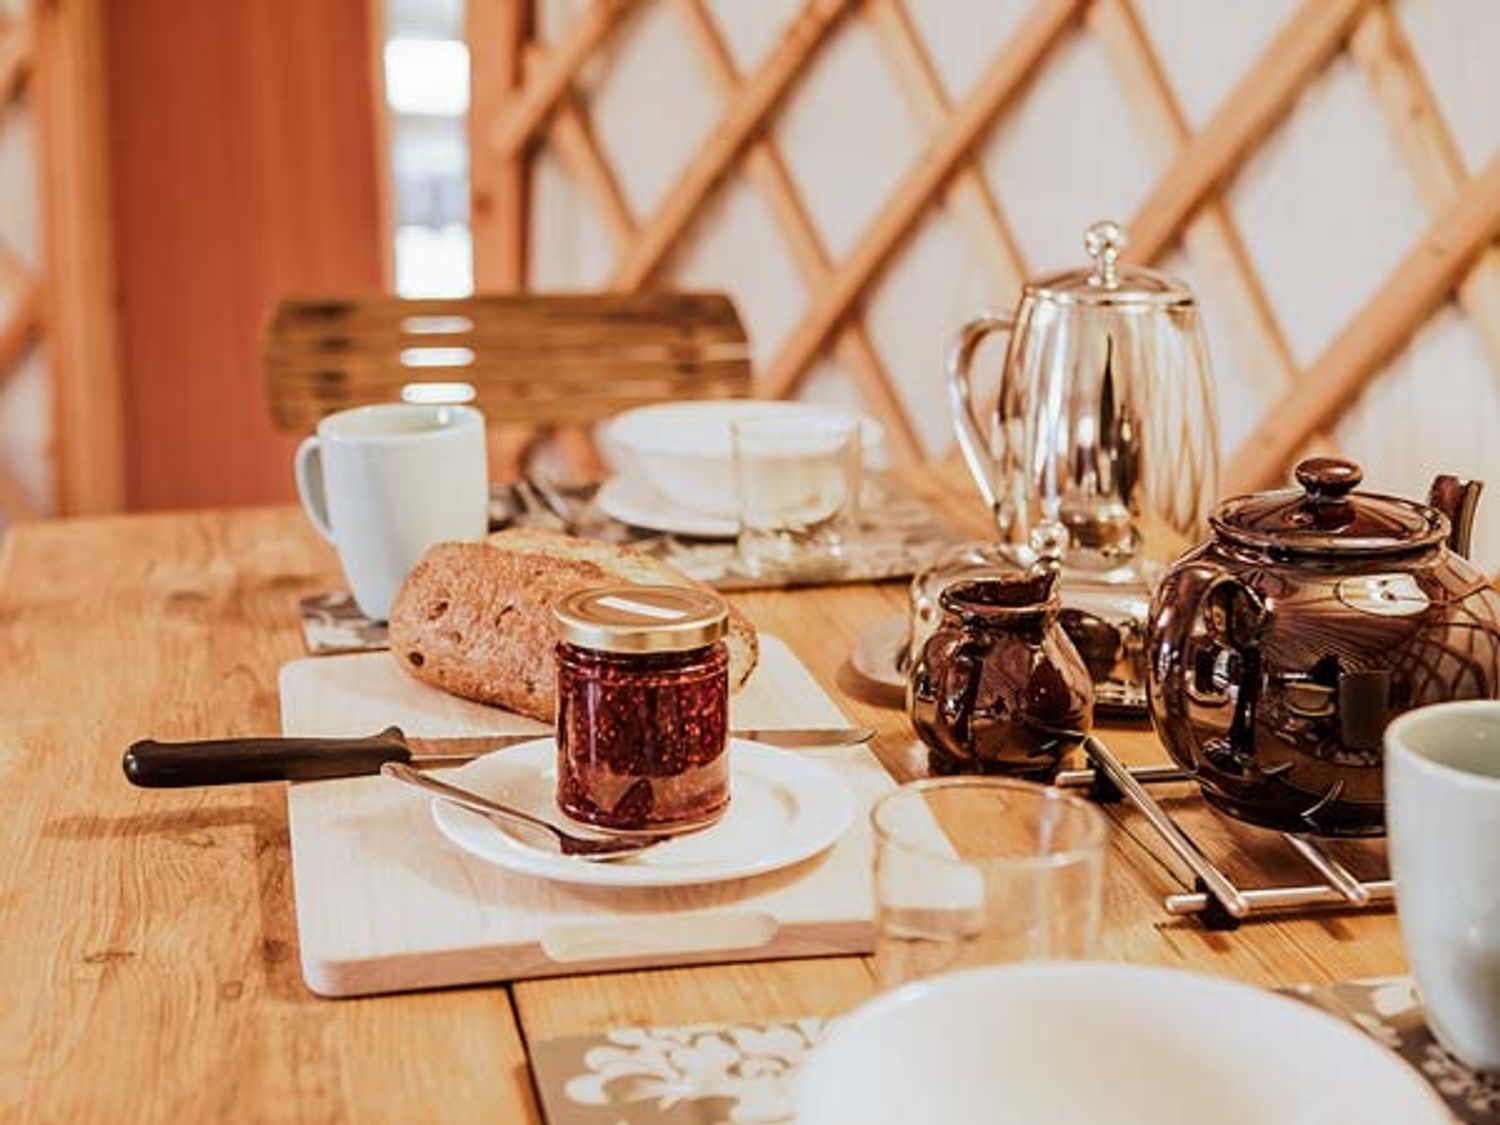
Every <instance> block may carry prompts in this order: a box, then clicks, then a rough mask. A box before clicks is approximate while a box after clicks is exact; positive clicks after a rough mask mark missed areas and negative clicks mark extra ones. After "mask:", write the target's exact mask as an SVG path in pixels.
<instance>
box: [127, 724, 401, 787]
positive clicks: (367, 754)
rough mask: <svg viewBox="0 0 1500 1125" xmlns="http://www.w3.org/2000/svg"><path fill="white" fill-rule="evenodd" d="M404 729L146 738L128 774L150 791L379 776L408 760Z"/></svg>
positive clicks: (133, 753)
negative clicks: (349, 734)
mask: <svg viewBox="0 0 1500 1125" xmlns="http://www.w3.org/2000/svg"><path fill="white" fill-rule="evenodd" d="M410 760H411V749H410V747H408V746H407V745H406V736H405V735H404V734H402V732H401V728H400V727H386V728H385V730H383V731H381V732H380V733H379V734H373V735H370V736H369V737H368V738H224V739H218V740H210V741H206V742H157V741H155V740H153V739H149V738H148V739H145V740H143V741H141V742H137V743H136V744H135V745H134V746H132V747H131V748H130V749H129V750H127V751H125V757H124V760H123V761H122V762H121V765H122V766H124V769H125V776H126V777H127V778H128V779H129V780H130V783H131V784H132V785H140V786H143V787H145V788H148V789H178V788H182V787H184V786H189V785H240V784H243V783H245V782H254V781H316V780H318V779H319V778H325V777H357V776H359V775H360V774H377V773H379V772H380V766H381V763H383V762H409V761H410Z"/></svg>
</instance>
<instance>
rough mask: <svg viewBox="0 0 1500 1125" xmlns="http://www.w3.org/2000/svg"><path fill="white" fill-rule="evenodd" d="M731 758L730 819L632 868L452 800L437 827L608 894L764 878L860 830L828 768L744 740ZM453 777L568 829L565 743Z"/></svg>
mask: <svg viewBox="0 0 1500 1125" xmlns="http://www.w3.org/2000/svg"><path fill="white" fill-rule="evenodd" d="M729 754H730V758H729V771H730V774H729V776H730V780H729V810H728V811H727V812H726V813H725V814H724V818H723V819H722V820H720V821H719V822H718V823H717V824H715V825H713V827H711V828H705V829H703V830H702V831H701V832H692V833H689V834H687V835H684V836H679V837H676V838H675V839H671V840H667V841H665V842H664V843H661V844H658V845H656V847H654V848H652V849H651V850H650V851H647V852H642V853H641V854H640V855H638V856H632V857H631V858H629V859H619V860H612V861H610V862H607V863H600V862H597V861H596V862H589V861H588V860H583V859H578V858H576V857H573V856H564V855H559V854H557V853H556V852H555V851H549V850H548V849H547V848H546V847H544V846H537V844H536V843H535V841H534V838H533V837H532V836H531V835H530V834H528V833H525V832H524V831H516V832H514V833H513V832H512V831H511V830H509V829H507V828H505V827H502V826H501V825H499V824H497V823H496V822H495V821H492V820H488V819H486V818H485V817H483V816H480V815H479V814H478V813H473V812H470V811H469V810H467V809H462V808H459V807H458V806H456V805H451V804H449V803H448V802H446V801H443V800H438V799H434V800H433V802H432V818H433V819H434V820H435V821H437V826H438V829H439V830H440V831H441V832H442V833H443V835H444V836H447V837H448V839H450V840H451V841H453V842H454V843H455V844H457V845H458V846H459V847H461V848H463V849H464V850H465V851H466V852H469V853H470V854H471V855H475V856H478V857H479V858H480V859H484V860H488V861H490V862H491V863H497V864H499V865H500V866H501V867H505V868H508V869H510V870H511V871H518V872H520V873H521V874H523V875H535V876H537V877H538V878H542V879H554V880H557V881H558V882H563V883H587V884H590V885H593V886H600V887H679V886H688V885H692V884H696V883H720V882H724V881H726V880H730V879H743V878H746V877H747V876H750V875H760V874H763V873H765V872H767V871H775V870H776V869H778V868H781V867H788V866H790V865H791V864H794V863H798V862H800V861H801V860H804V859H808V858H810V857H811V856H815V855H817V854H818V853H819V852H821V851H823V850H824V849H826V848H828V847H830V846H831V845H832V844H833V843H834V842H835V841H837V840H838V838H839V837H840V836H842V835H843V834H844V832H845V831H847V830H848V828H849V825H850V824H851V823H852V822H853V820H854V797H853V795H852V794H851V793H850V792H849V788H848V786H846V785H845V784H844V783H843V781H842V780H840V779H839V776H838V774H836V773H834V772H833V771H832V770H831V769H829V768H828V767H827V766H824V765H819V764H818V763H817V762H814V761H811V760H809V759H807V758H804V757H801V756H800V755H797V754H793V753H790V752H788V751H786V750H778V749H776V748H775V747H773V746H766V745H764V744H763V743H759V742H747V741H745V740H743V739H738V738H736V739H734V740H733V741H731V743H730V746H729ZM444 776H445V777H446V778H447V779H449V780H451V781H452V782H453V783H454V784H456V785H461V786H463V787H464V788H465V789H472V790H474V791H475V792H476V793H480V794H482V795H484V796H486V797H489V798H491V799H493V800H496V801H502V802H504V803H505V804H508V805H516V806H519V807H521V808H523V809H526V810H527V811H529V812H534V813H536V814H538V815H540V816H545V817H547V818H548V819H550V820H553V821H555V822H556V823H558V824H560V825H563V826H564V827H566V826H567V825H568V821H567V819H566V818H565V817H564V816H563V814H562V813H561V812H559V811H558V809H557V805H556V802H555V799H554V791H555V788H556V785H557V744H556V742H555V741H554V740H553V739H551V738H539V739H537V740H536V741H535V742H527V743H524V744H522V745H520V746H514V747H511V748H510V749H508V750H502V751H499V752H497V753H494V754H486V755H485V756H484V757H483V758H478V759H476V760H475V761H473V762H470V763H469V764H468V765H466V766H463V767H462V768H460V769H457V770H454V771H452V772H451V773H448V774H445V775H444ZM579 832H580V833H581V834H584V835H586V834H587V830H586V829H583V828H580V829H579Z"/></svg>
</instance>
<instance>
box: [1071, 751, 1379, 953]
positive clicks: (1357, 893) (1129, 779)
mask: <svg viewBox="0 0 1500 1125" xmlns="http://www.w3.org/2000/svg"><path fill="white" fill-rule="evenodd" d="M1083 749H1084V753H1085V754H1087V755H1088V759H1089V763H1090V765H1091V766H1092V768H1091V769H1081V770H1064V771H1063V772H1061V773H1059V774H1058V775H1057V780H1056V782H1055V783H1054V784H1056V785H1058V786H1060V787H1061V788H1064V789H1087V790H1088V796H1089V798H1090V799H1091V800H1093V801H1097V802H1098V803H1100V804H1115V803H1118V802H1119V801H1120V800H1122V799H1123V800H1126V801H1129V802H1130V804H1131V805H1132V806H1133V807H1134V808H1135V809H1136V810H1137V811H1138V812H1140V813H1141V815H1142V816H1144V817H1145V818H1146V820H1147V821H1148V822H1149V823H1150V824H1151V827H1152V828H1154V829H1156V831H1157V833H1158V834H1160V836H1161V838H1162V839H1163V840H1165V841H1166V843H1167V846H1168V847H1170V848H1171V849H1172V851H1173V852H1174V853H1175V854H1176V855H1177V857H1178V858H1179V859H1181V860H1182V862H1183V863H1185V864H1187V866H1188V868H1189V869H1190V870H1191V871H1192V872H1193V888H1194V889H1193V890H1192V891H1186V892H1179V893H1177V894H1170V895H1167V896H1166V898H1165V900H1164V905H1165V906H1166V909H1167V913H1168V914H1175V915H1188V914H1196V915H1197V916H1198V920H1199V921H1200V922H1201V923H1202V924H1203V925H1204V926H1206V927H1207V928H1208V929H1210V930H1233V929H1237V928H1238V927H1239V925H1240V923H1241V922H1243V921H1245V920H1246V919H1249V918H1256V917H1259V916H1261V915H1265V914H1285V913H1288V912H1291V911H1296V910H1305V909H1309V908H1314V907H1327V906H1337V907H1341V908H1343V909H1345V910H1375V909H1382V908H1385V907H1387V906H1388V905H1389V904H1390V903H1391V901H1392V900H1393V898H1394V890H1393V887H1392V883H1391V881H1390V880H1389V879H1375V880H1365V881H1361V880H1360V879H1357V878H1355V876H1354V875H1353V873H1351V872H1350V871H1349V869H1348V868H1346V867H1345V866H1344V865H1343V864H1342V863H1340V862H1339V861H1338V860H1337V859H1335V858H1334V857H1333V856H1331V855H1329V854H1328V852H1327V851H1325V850H1324V848H1323V846H1322V844H1321V843H1320V842H1319V841H1318V840H1317V839H1316V838H1315V837H1312V836H1304V835H1300V834H1298V833H1295V832H1281V833H1278V834H1279V835H1280V836H1281V838H1282V839H1284V840H1285V841H1286V842H1287V844H1288V845H1289V846H1290V847H1291V848H1292V850H1293V851H1295V852H1296V853H1297V855H1298V856H1299V857H1300V858H1301V859H1302V860H1303V861H1305V862H1306V863H1307V865H1308V866H1309V867H1311V868H1312V869H1313V871H1315V872H1316V873H1317V874H1318V875H1319V876H1320V877H1321V878H1322V880H1323V881H1322V882H1321V883H1308V884H1304V885H1293V886H1279V887H1239V886H1236V885H1235V884H1234V882H1233V880H1231V879H1230V878H1229V876H1228V875H1226V874H1224V872H1223V871H1222V870H1220V869H1219V867H1217V866H1216V865H1215V864H1214V862H1213V861H1212V860H1210V859H1209V858H1208V856H1206V855H1205V854H1204V853H1203V851H1202V849H1200V848H1199V847H1198V845H1197V844H1195V843H1194V842H1193V840H1192V837H1190V836H1189V835H1188V834H1187V833H1186V832H1184V831H1183V830H1182V828H1181V827H1180V826H1179V825H1178V824H1177V822H1176V821H1175V820H1173V819H1172V816H1171V814H1169V813H1168V812H1167V811H1166V809H1164V808H1162V806H1161V805H1160V804H1159V803H1158V802H1157V800H1156V798H1155V797H1153V796H1152V795H1151V794H1150V792H1149V791H1148V790H1147V786H1149V785H1164V784H1167V783H1169V782H1183V781H1187V782H1191V781H1193V780H1194V778H1193V776H1192V775H1191V774H1190V773H1188V772H1187V771H1186V770H1183V769H1179V768H1178V767H1176V766H1164V765H1163V766H1127V765H1125V763H1124V762H1122V761H1120V759H1119V758H1117V757H1115V755H1114V752H1113V751H1112V750H1110V748H1109V747H1108V746H1106V745H1105V744H1104V743H1103V742H1101V741H1100V740H1099V739H1097V738H1094V737H1092V736H1090V737H1088V738H1086V739H1084V742H1083Z"/></svg>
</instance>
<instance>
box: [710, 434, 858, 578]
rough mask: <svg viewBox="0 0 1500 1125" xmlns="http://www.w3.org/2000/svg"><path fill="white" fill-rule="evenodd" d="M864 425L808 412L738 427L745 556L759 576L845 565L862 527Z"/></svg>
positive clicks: (737, 473) (741, 548)
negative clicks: (849, 546) (845, 551)
mask: <svg viewBox="0 0 1500 1125" xmlns="http://www.w3.org/2000/svg"><path fill="white" fill-rule="evenodd" d="M859 429H860V427H859V420H858V419H857V418H853V417H848V416H845V415H840V414H830V413H827V412H819V411H811V410H810V411H808V412H807V413H806V414H792V415H787V414H775V415H767V416H764V417H749V418H741V419H738V420H736V421H735V422H734V423H732V424H731V426H730V430H731V434H732V438H733V445H734V476H735V494H736V499H737V504H738V509H739V511H738V515H739V522H740V532H739V544H738V546H739V556H740V564H741V566H742V567H743V568H744V570H745V571H746V572H747V573H749V574H752V575H786V576H796V575H800V574H804V573H806V572H808V571H816V570H817V569H819V568H821V567H826V566H828V565H829V564H837V563H838V561H839V560H840V559H841V557H842V554H843V547H844V545H845V543H846V541H847V539H848V537H849V535H850V534H851V533H852V532H853V531H854V529H855V527H856V526H857V525H858V520H859V489H860V469H861V458H860V433H859Z"/></svg>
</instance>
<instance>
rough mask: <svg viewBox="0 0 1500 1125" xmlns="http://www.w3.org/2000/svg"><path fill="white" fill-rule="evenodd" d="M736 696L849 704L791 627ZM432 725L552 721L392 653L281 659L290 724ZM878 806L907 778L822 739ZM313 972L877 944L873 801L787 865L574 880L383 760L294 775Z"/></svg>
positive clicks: (327, 728) (756, 705) (503, 975)
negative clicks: (459, 834)
mask: <svg viewBox="0 0 1500 1125" xmlns="http://www.w3.org/2000/svg"><path fill="white" fill-rule="evenodd" d="M760 640H761V661H760V665H759V667H758V668H757V669H756V671H755V674H754V675H753V676H752V677H751V679H750V682H749V683H748V684H747V685H746V686H745V688H744V690H743V691H742V692H740V693H739V694H738V695H737V696H736V697H735V699H734V701H733V703H732V705H731V722H732V724H733V725H735V726H737V727H751V726H754V727H762V728H769V727H778V726H781V727H823V726H828V727H835V726H847V725H848V720H847V719H846V718H845V716H844V715H843V714H842V713H841V712H840V711H839V709H838V707H837V705H836V704H835V703H834V702H833V700H831V699H830V698H829V697H828V696H827V694H826V693H825V692H824V691H823V690H822V688H820V687H819V686H818V684H817V682H816V681H815V680H814V679H813V677H812V675H811V674H810V673H809V672H808V671H807V669H806V668H805V667H804V666H803V665H802V663H801V662H800V661H799V660H798V659H797V657H796V656H795V655H794V654H793V653H792V651H791V650H790V649H789V648H787V646H786V645H785V644H784V643H782V642H781V641H780V640H779V639H777V638H775V637H768V636H762V637H761V639H760ZM393 723H394V724H397V725H399V726H400V727H402V728H403V729H404V730H405V731H406V732H407V734H410V735H416V736H426V737H435V736H444V735H447V736H464V735H475V734H489V733H495V734H500V733H508V732H513V731H519V732H524V731H530V730H541V729H543V728H541V727H540V725H539V724H537V723H534V722H532V721H531V720H529V719H524V718H520V717H519V716H516V715H512V714H510V713H509V712H506V711H501V710H498V709H496V708H492V707H484V706H481V705H479V704H474V703H468V702H465V701H464V700H460V699H455V698H453V697H451V696H448V695H446V694H444V693H442V692H440V691H437V690H436V689H434V688H430V687H427V686H426V685H424V684H420V683H418V682H417V681H415V680H413V679H411V678H410V677H409V676H407V675H406V674H405V673H403V672H402V671H401V670H400V668H398V667H397V666H396V664H395V662H394V661H393V660H392V659H391V657H390V654H389V653H384V652H374V653H361V654H357V655H351V656H331V657H327V656H325V657H316V658H312V659H306V660H297V661H293V662H292V663H290V664H287V665H285V666H284V667H283V668H282V670H281V726H282V731H283V732H284V733H286V734H289V735H359V734H370V733H373V732H374V731H378V730H380V729H382V728H384V727H386V726H389V725H391V724H393ZM808 753H809V756H811V757H815V758H816V759H817V760H818V761H820V762H823V763H825V764H827V765H829V766H832V767H834V768H835V769H836V770H837V771H838V772H839V774H840V776H841V777H842V778H843V779H844V781H845V782H846V783H847V784H848V785H849V787H850V789H851V790H852V791H853V793H854V795H855V797H856V801H857V803H858V804H859V805H860V807H861V809H866V808H868V806H869V804H870V803H871V802H872V801H873V800H874V799H875V798H876V797H878V796H879V795H880V794H881V793H883V792H885V791H886V790H888V789H890V788H891V786H892V785H893V782H892V781H891V780H890V777H889V775H888V774H887V773H886V771H885V770H884V768H882V767H881V765H880V764H879V763H878V762H877V761H876V760H875V758H874V756H873V755H872V754H871V753H870V752H869V751H868V750H866V749H865V748H863V747H847V748H843V749H839V750H823V751H810V752H808ZM288 794H289V795H288V805H289V815H290V825H291V852H292V874H293V880H294V883H295V890H296V903H297V928H298V934H299V938H300V944H301V952H302V972H303V977H304V979H305V980H306V982H307V985H308V987H309V988H311V989H312V990H313V991H314V992H316V993H319V994H320V995H324V996H361V995H367V994H370V993H378V992H397V991H404V990H409V989H419V988H437V987H442V986H446V985H456V984H472V983H477V982H481V981H502V980H519V979H523V978H528V977H545V976H557V975H562V974H572V973H585V972H597V971H600V970H604V969H626V968H643V967H648V966H664V965H687V964H701V963H705V962H712V961H733V960H756V959H761V958H771V957H803V956H821V955H829V954H844V953H863V952H868V951H869V950H870V948H871V947H872V944H873V928H872V924H871V913H872V897H871V890H870V872H869V864H870V852H871V843H870V834H869V828H868V825H867V821H866V818H865V817H864V816H863V815H861V816H859V817H857V818H856V820H855V825H854V827H853V828H851V830H850V831H849V832H848V833H847V834H846V835H845V836H844V837H843V839H841V840H840V841H839V842H838V843H837V844H836V845H835V846H834V847H833V848H831V849H829V850H828V851H827V852H825V853H823V854H822V855H821V856H817V857H814V858H813V859H810V860H807V861H805V862H804V863H801V864H798V865H796V866H795V867H791V868H788V869H786V870H783V871H780V872H773V873H771V874H767V875H763V876H759V877H756V878H752V879H744V880H739V881H736V882H731V883H719V884H712V885H708V886H702V887H678V888H671V889H666V888H663V889H656V888H649V889H645V888H642V889H627V888H605V887H586V886H572V885H565V884H561V883H553V882H548V881H545V880H541V879H533V878H529V877H526V876H522V875H515V874H511V873H510V872H507V871H505V870H504V869H502V868H499V867H496V866H494V865H492V864H489V863H486V862H485V861H483V860H480V859H477V858H475V857H473V856H470V855H469V854H468V853H466V852H464V851H462V850H460V849H459V848H458V847H456V846H455V845H453V844H451V843H449V842H448V840H447V839H446V838H445V837H444V836H443V835H442V834H441V833H439V831H438V829H437V826H436V825H435V824H434V823H433V820H432V815H431V811H430V807H429V800H428V798H426V797H425V796H423V795H422V794H420V793H417V792H415V791H413V790H411V789H408V788H406V787H404V786H401V785H398V784H396V783H394V782H391V781H389V780H387V779H385V778H381V777H361V778H349V779H343V780H338V781H320V782H307V783H303V784H298V785H292V786H291V787H290V788H289V790H288Z"/></svg>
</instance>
